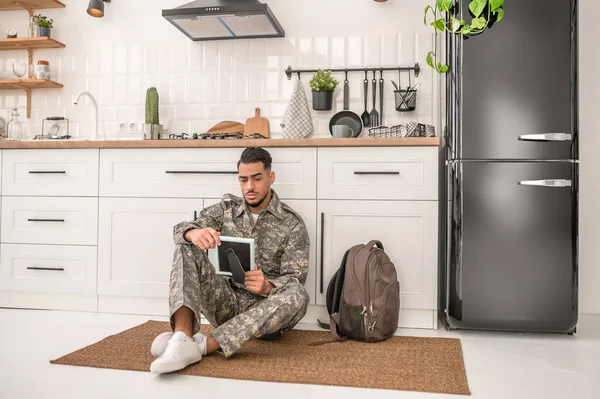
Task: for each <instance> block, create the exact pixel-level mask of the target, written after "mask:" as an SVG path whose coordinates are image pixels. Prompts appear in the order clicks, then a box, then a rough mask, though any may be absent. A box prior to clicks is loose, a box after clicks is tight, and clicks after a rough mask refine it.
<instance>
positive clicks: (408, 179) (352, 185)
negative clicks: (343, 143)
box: [318, 147, 438, 200]
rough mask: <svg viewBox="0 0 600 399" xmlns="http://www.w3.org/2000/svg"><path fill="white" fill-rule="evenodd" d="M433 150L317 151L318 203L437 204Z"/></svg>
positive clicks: (435, 149) (388, 148)
mask: <svg viewBox="0 0 600 399" xmlns="http://www.w3.org/2000/svg"><path fill="white" fill-rule="evenodd" d="M437 152H438V149H437V148H436V147H375V148H371V147H370V148H320V149H319V174H318V176H319V179H318V192H319V199H365V200H368V199H405V200H437V197H438V190H437V183H438V182H437V176H438V168H437V161H438V153H437Z"/></svg>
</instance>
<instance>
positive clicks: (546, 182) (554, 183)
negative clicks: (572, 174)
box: [519, 179, 571, 188]
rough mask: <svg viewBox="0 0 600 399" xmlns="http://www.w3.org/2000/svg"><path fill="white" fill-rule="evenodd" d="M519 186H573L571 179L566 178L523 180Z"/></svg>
mask: <svg viewBox="0 0 600 399" xmlns="http://www.w3.org/2000/svg"><path fill="white" fill-rule="evenodd" d="M519 186H540V187H559V188H561V187H571V180H566V179H545V180H521V181H520V182H519Z"/></svg>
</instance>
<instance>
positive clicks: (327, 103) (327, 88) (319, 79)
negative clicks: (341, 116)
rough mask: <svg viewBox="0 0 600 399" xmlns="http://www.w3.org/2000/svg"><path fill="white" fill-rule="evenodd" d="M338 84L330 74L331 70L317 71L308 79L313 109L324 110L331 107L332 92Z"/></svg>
mask: <svg viewBox="0 0 600 399" xmlns="http://www.w3.org/2000/svg"><path fill="white" fill-rule="evenodd" d="M338 84H339V82H338V81H337V80H335V79H334V78H333V76H331V71H329V70H327V71H324V70H323V69H319V70H318V71H317V73H316V74H315V75H314V76H313V77H312V79H311V80H310V88H311V89H312V100H313V109H314V110H317V111H323V110H325V111H326V110H330V109H331V108H332V107H333V92H334V91H335V88H336V87H337V85H338Z"/></svg>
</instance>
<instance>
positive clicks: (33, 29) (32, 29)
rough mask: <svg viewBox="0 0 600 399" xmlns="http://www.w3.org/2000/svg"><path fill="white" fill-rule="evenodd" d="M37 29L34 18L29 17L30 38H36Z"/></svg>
mask: <svg viewBox="0 0 600 399" xmlns="http://www.w3.org/2000/svg"><path fill="white" fill-rule="evenodd" d="M35 32H36V27H35V23H34V22H33V17H29V37H35Z"/></svg>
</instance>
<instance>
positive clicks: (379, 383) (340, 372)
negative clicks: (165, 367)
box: [51, 321, 470, 395]
mask: <svg viewBox="0 0 600 399" xmlns="http://www.w3.org/2000/svg"><path fill="white" fill-rule="evenodd" d="M211 329H212V327H210V326H205V325H203V326H202V331H203V332H204V333H207V332H208V331H210V330H211ZM164 331H170V328H169V325H168V323H166V322H159V321H148V322H146V323H144V324H141V325H139V326H136V327H134V328H131V329H129V330H126V331H124V332H122V333H119V334H116V335H111V336H109V337H107V338H105V339H103V340H102V341H100V342H98V343H95V344H93V345H90V346H88V347H85V348H83V349H80V350H78V351H75V352H73V353H71V354H68V355H66V356H64V357H61V358H59V359H57V360H53V361H51V363H53V364H64V365H72V366H87V367H99V368H109V369H117V370H136V371H150V363H152V361H153V360H154V358H153V357H152V355H151V354H150V345H151V343H152V341H153V340H154V338H155V337H156V336H157V335H158V334H160V333H161V332H164ZM330 339H331V335H330V334H329V332H327V331H300V330H292V331H289V332H287V333H286V334H285V335H284V336H283V337H282V338H280V339H278V340H271V341H264V340H251V341H250V342H247V343H246V345H245V346H244V347H243V348H242V350H240V351H239V352H237V353H236V354H235V355H234V356H232V357H230V358H229V359H226V358H225V357H223V356H221V355H219V354H212V355H209V356H207V357H204V358H203V359H202V360H201V361H200V362H199V363H196V364H193V365H191V366H188V367H187V368H185V369H184V370H180V371H179V372H178V374H184V375H196V376H206V377H219V378H231V379H240V380H252V381H270V382H291V383H300V384H317V385H319V384H320V385H338V386H348V387H362V388H378V389H395V390H404V391H421V392H434V393H446V394H463V395H470V392H469V386H468V384H467V377H466V373H465V366H464V363H463V356H462V349H461V345H460V341H459V340H458V339H449V338H416V337H392V338H390V339H388V340H387V341H384V342H380V343H371V344H367V343H361V342H356V341H346V342H341V343H337V342H336V343H331V344H327V345H318V346H309V344H310V343H313V342H319V341H328V340H330Z"/></svg>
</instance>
